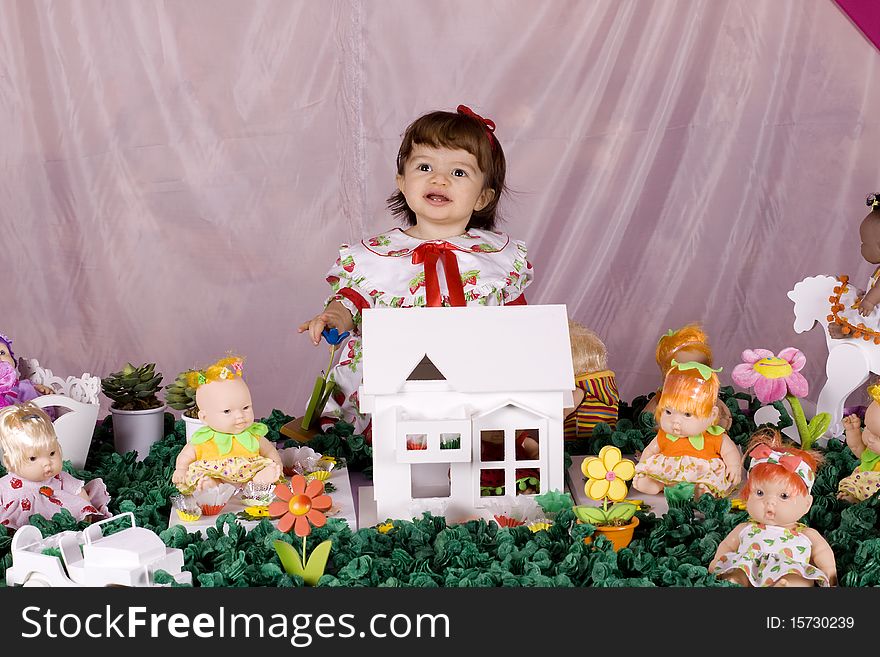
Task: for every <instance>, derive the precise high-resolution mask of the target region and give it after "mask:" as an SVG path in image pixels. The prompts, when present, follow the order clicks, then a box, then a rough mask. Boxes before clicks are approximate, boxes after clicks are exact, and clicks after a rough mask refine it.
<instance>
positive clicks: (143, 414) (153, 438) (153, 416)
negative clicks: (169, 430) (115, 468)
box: [110, 405, 165, 461]
mask: <svg viewBox="0 0 880 657" xmlns="http://www.w3.org/2000/svg"><path fill="white" fill-rule="evenodd" d="M110 412H111V413H112V414H113V442H114V444H115V446H116V451H117V452H118V453H119V454H125V453H127V452H132V451H134V452H137V460H138V461H143V460H144V459H145V458H147V456H148V455H149V453H150V447H152V446H153V443H157V442H159V441H160V440H162V438H164V437H165V436H164V433H165V406H164V405H163V406H160V407H159V408H148V409H147V410H145V411H120V410H118V409H115V408H113V407H112V406H111V407H110Z"/></svg>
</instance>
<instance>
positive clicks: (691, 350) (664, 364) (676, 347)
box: [644, 324, 733, 431]
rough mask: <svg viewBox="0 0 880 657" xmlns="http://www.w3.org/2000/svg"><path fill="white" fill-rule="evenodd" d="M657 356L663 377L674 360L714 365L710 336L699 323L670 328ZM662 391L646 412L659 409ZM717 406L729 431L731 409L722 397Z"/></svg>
mask: <svg viewBox="0 0 880 657" xmlns="http://www.w3.org/2000/svg"><path fill="white" fill-rule="evenodd" d="M655 357H656V359H657V367H659V368H660V376H661V377H665V376H666V373H667V372H668V371H669V368H670V367H672V361H673V360H676V361H678V362H679V363H687V362H689V361H693V362H696V363H702V364H703V365H707V366H709V367H712V348H711V347H710V346H709V336H707V335H706V332H705V331H704V330H703V328H702V327H701V326H700V325H699V324H685V325H684V326H682V327H681V328H680V329H678V330H676V331H673V330H672V329H670V330H668V331H667V332H666V333H665V334H664V335H662V336H661V337H660V339H659V340H658V341H657V351H656V355H655ZM661 392H663V388H662V387H661V388H659V389H658V390H657V393H656V394H655V395H654V396H653V397H652V398H651V399H650V400H649V401H648V403H647V405H646V406H645V409H644V412H645V413H653V412H654V411H655V410H656V409H657V402H658V401H659V400H660V393H661ZM715 407H716V408H717V409H718V426H720V427H723V428H724V430H725V431H727V430H728V429H730V425H731V424H733V418H732V417H731V415H730V409H729V408H727V406H726V405H725V404H724V403H723V402H722V401H721V400H720V399H719V400H716V401H715Z"/></svg>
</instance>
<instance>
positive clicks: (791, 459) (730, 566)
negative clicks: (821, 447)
mask: <svg viewBox="0 0 880 657" xmlns="http://www.w3.org/2000/svg"><path fill="white" fill-rule="evenodd" d="M746 454H747V455H748V456H749V457H751V463H750V465H749V476H748V479H747V480H746V484H745V486H744V487H743V490H742V496H743V498H744V499H745V500H746V509H747V510H748V512H749V519H748V521H746V522H743V523H740V524H739V525H737V526H736V527H734V528H733V530H732V531H731V532H730V533H729V534H728V535H727V537H726V538H725V539H724V540H723V541H721V543H720V544H719V546H718V550H717V551H716V552H715V557H714V558H713V559H712V562H711V563H710V564H709V572H710V573H715V574H716V575H718V576H719V577H721V578H724V579H727V580H730V581H731V582H734V583H736V584H739V585H740V586H829V585H830V586H834V585H836V584H837V565H836V563H835V561H834V552H833V551H832V550H831V546H830V545H828V541H826V540H825V539H824V538H823V537H822V535H821V534H819V532H817V531H816V530H815V529H811V528H810V527H807V526H806V525H804V524H802V523H801V522H799V521H800V519H801V518H802V517H803V516H804V515H806V513H807V512H808V511H809V510H810V506H812V504H813V496H812V495H811V491H812V488H813V482H814V481H815V479H816V469H817V468H818V467H819V464H820V463H821V462H822V457H821V455H820V454H818V453H817V452H814V451H811V450H810V451H805V450H802V449H798V448H795V447H791V446H788V445H784V444H783V442H782V436H781V434H780V433H779V432H778V431H776V430H775V429H761V430H759V431H757V432H755V433H754V434H753V435H752V439H751V441H750V442H749V446H748V448H747V449H746Z"/></svg>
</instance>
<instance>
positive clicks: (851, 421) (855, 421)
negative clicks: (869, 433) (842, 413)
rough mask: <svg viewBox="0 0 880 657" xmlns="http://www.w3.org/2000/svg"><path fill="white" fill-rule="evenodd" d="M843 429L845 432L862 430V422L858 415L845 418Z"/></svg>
mask: <svg viewBox="0 0 880 657" xmlns="http://www.w3.org/2000/svg"><path fill="white" fill-rule="evenodd" d="M843 428H844V430H845V431H849V430H856V429H861V428H862V420H861V419H860V418H859V416H858V415H856V414H852V415H847V416H846V417H845V418H843Z"/></svg>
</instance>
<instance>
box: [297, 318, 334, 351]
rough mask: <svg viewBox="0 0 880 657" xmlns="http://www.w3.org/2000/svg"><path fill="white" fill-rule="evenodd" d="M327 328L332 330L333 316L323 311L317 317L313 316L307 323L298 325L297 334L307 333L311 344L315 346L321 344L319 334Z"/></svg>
mask: <svg viewBox="0 0 880 657" xmlns="http://www.w3.org/2000/svg"><path fill="white" fill-rule="evenodd" d="M328 326H329V327H330V328H333V316H332V314H330V313H328V312H327V311H324V312H322V313H321V314H319V315H315V316H314V317H313V318H312V319H310V320H309V321H307V322H303V323H302V324H300V325H299V328H298V329H297V331H298V332H299V333H304V332H306V331H308V332H309V337H310V338H311V339H312V342H314V343H315V344H316V345H317V344H319V343H320V342H321V332H322V331H323V330H324V329H325V328H327V327H328Z"/></svg>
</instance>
